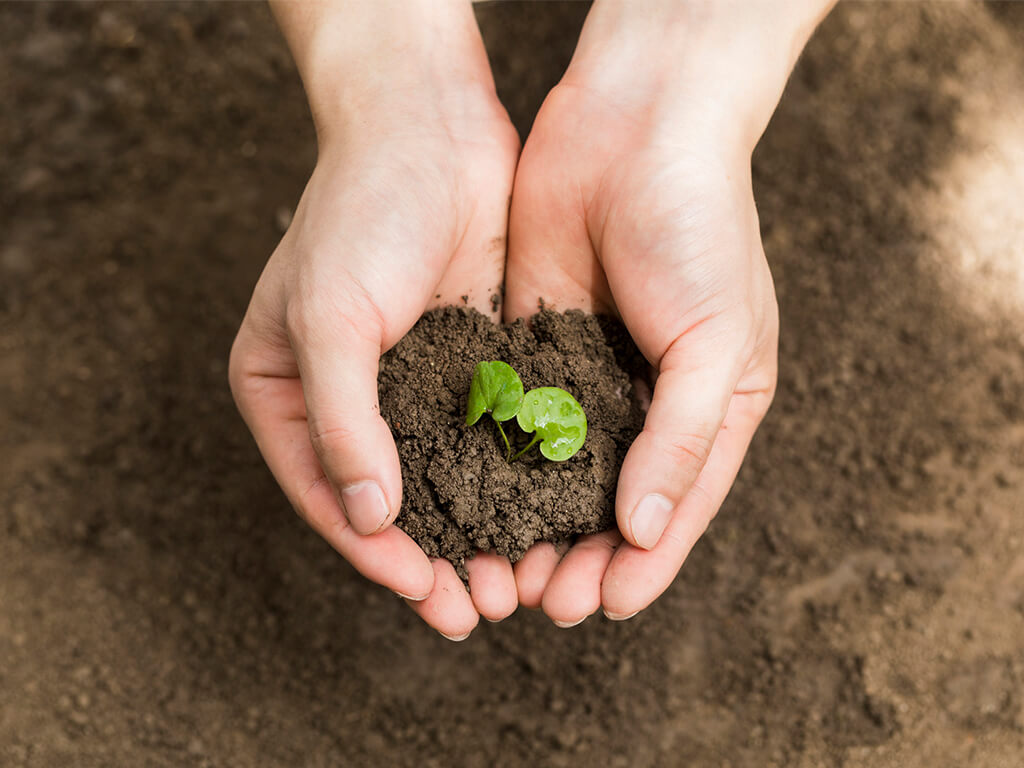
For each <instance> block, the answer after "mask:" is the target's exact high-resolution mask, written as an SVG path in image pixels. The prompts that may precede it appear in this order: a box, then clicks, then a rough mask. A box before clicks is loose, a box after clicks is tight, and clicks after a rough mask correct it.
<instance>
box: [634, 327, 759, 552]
mask: <svg viewBox="0 0 1024 768" xmlns="http://www.w3.org/2000/svg"><path fill="white" fill-rule="evenodd" d="M708 331H709V328H708V327H707V326H705V328H703V329H691V331H689V332H687V333H686V334H684V335H682V336H680V337H679V338H677V339H676V340H675V341H674V342H673V343H672V344H671V345H670V346H669V348H668V350H667V351H666V352H665V354H664V355H663V356H662V359H661V363H660V367H659V373H658V378H657V381H656V382H655V386H654V394H653V396H652V399H651V407H650V410H649V411H648V412H647V418H646V420H645V421H644V428H643V431H642V432H641V433H640V434H639V435H638V436H637V438H636V440H634V441H633V445H632V446H630V449H629V451H628V453H627V454H626V458H625V460H624V461H623V464H622V470H621V472H620V474H619V484H618V491H617V493H616V499H615V515H616V519H617V521H618V525H619V530H620V531H621V532H622V535H623V537H624V538H625V539H626V540H627V541H629V542H630V543H631V544H634V545H635V546H637V547H640V548H642V549H653V548H654V546H655V545H656V544H657V543H658V541H659V539H660V538H661V535H662V533H663V532H664V531H665V528H666V526H667V525H668V523H669V521H670V520H671V519H672V515H673V512H674V511H675V509H676V508H677V507H678V506H679V503H680V502H681V501H682V500H683V498H684V497H685V496H686V494H687V492H688V491H689V490H690V489H691V487H693V484H694V481H695V480H696V479H697V476H698V475H699V474H700V471H701V469H702V468H703V467H704V464H705V463H706V462H707V460H708V456H709V455H710V453H711V447H712V446H713V445H714V442H715V437H716V436H717V435H718V431H719V429H720V428H721V426H722V421H723V420H724V418H725V414H726V411H727V409H728V406H729V400H730V398H731V397H732V394H733V392H734V390H735V388H736V382H737V381H738V378H739V372H738V371H737V370H736V368H737V367H738V366H737V358H738V357H739V356H738V355H730V354H728V353H727V352H726V351H725V349H724V348H723V347H724V345H722V344H721V343H720V341H719V340H716V339H715V337H714V336H713V335H712V334H711V333H709V332H708Z"/></svg>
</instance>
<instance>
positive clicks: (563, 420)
mask: <svg viewBox="0 0 1024 768" xmlns="http://www.w3.org/2000/svg"><path fill="white" fill-rule="evenodd" d="M516 421H518V422H519V426H520V427H522V429H523V431H524V432H536V433H537V434H538V435H539V436H540V437H541V440H542V442H541V444H540V452H541V454H543V455H544V456H545V457H546V458H548V459H550V460H551V461H565V460H566V459H568V458H569V457H570V456H572V455H573V454H575V453H576V451H578V450H579V449H580V448H581V447H582V446H583V441H584V440H586V438H587V416H586V414H585V413H583V407H582V406H581V405H580V404H579V403H577V402H576V398H574V397H573V396H572V395H570V394H569V393H568V392H566V391H565V390H564V389H559V388H558V387H538V388H537V389H531V390H530V391H529V392H527V393H526V395H525V396H524V397H523V407H522V408H521V409H520V410H519V413H518V414H516Z"/></svg>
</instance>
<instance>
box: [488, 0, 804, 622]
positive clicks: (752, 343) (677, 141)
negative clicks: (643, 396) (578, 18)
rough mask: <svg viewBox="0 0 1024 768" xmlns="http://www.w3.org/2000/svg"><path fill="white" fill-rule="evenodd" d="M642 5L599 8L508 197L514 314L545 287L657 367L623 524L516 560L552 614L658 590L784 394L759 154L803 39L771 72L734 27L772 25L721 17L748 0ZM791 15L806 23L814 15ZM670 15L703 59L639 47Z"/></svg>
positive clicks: (622, 500)
mask: <svg viewBox="0 0 1024 768" xmlns="http://www.w3.org/2000/svg"><path fill="white" fill-rule="evenodd" d="M652 7H653V6H652ZM644 8H645V9H646V11H648V13H646V14H645V15H644V18H642V19H639V20H638V19H635V18H627V17H629V14H630V13H631V7H629V6H625V5H617V6H616V5H613V6H608V5H607V4H602V3H601V2H600V0H599V2H598V3H596V4H595V6H594V8H593V10H592V11H591V16H590V17H588V20H587V26H586V27H585V28H584V31H583V35H582V36H581V40H580V46H579V47H578V49H577V54H576V56H575V57H574V59H573V63H572V65H571V66H570V68H569V70H568V72H567V73H566V76H565V78H563V80H562V82H561V84H559V86H557V87H556V88H555V89H554V90H553V91H552V93H551V94H550V95H549V97H548V99H547V100H546V101H545V103H544V106H543V107H542V109H541V111H540V113H539V115H538V117H537V120H536V122H535V124H534V127H533V130H532V132H531V134H530V137H529V139H528V141H527V143H526V146H525V148H524V150H523V154H522V157H521V159H520V163H519V168H518V170H517V175H516V183H515V188H514V190H513V196H512V210H511V218H510V225H509V256H508V264H507V268H506V279H507V283H506V285H507V294H506V306H505V319H506V320H512V319H514V318H516V317H521V316H529V315H531V314H533V313H534V312H535V311H536V308H537V304H538V299H539V298H542V299H543V300H544V302H545V304H546V305H547V306H550V307H553V308H556V309H558V310H565V309H569V308H574V307H575V308H581V309H584V310H586V311H590V312H606V313H611V314H614V315H617V316H618V317H620V318H621V319H622V321H623V323H624V324H625V325H626V328H627V329H628V330H629V332H630V334H631V335H632V336H633V339H634V340H635V342H636V343H637V346H638V347H639V348H640V351H641V352H642V353H643V354H644V356H645V357H646V358H647V360H648V361H649V362H650V363H651V366H652V369H653V371H654V374H655V376H656V383H655V387H654V392H653V398H652V402H651V406H650V409H649V411H648V414H647V417H646V421H645V424H644V429H643V432H642V433H641V434H640V435H639V436H638V437H637V439H636V440H635V442H634V443H633V445H632V446H631V448H630V449H629V452H628V454H627V456H626V459H625V462H624V464H623V466H622V470H621V473H620V477H619V484H618V491H617V496H616V502H615V511H616V518H617V522H618V528H619V530H618V531H607V532H604V533H600V534H595V535H591V536H586V537H583V538H582V539H581V540H580V541H579V542H577V543H576V544H575V545H574V546H573V547H572V548H571V549H570V550H569V551H568V553H567V554H565V555H564V557H560V556H559V554H558V553H557V552H556V550H555V549H554V547H552V546H551V545H548V544H540V545H537V546H535V547H534V548H533V549H531V550H530V551H529V552H528V553H527V555H526V556H525V557H524V558H523V560H521V561H520V562H519V563H517V564H516V568H515V571H516V580H517V587H518V590H519V597H520V602H521V603H522V604H524V605H527V606H531V607H536V606H538V605H540V606H541V607H542V608H543V609H544V611H545V612H546V613H547V614H548V616H549V617H551V618H552V619H553V620H554V621H555V622H556V623H557V624H558V625H559V626H571V625H573V624H576V623H579V622H580V621H582V620H583V619H584V618H586V617H587V616H588V615H589V614H591V613H593V612H594V611H596V610H597V609H598V608H601V607H603V608H604V611H605V613H606V614H607V615H608V616H609V617H610V618H614V619H624V618H628V617H630V616H632V615H634V614H635V613H637V612H638V611H640V610H641V609H643V608H645V607H646V606H648V605H649V604H650V603H651V602H652V601H653V600H654V599H655V598H656V597H657V596H658V595H660V594H661V593H662V592H663V591H664V590H665V589H666V588H667V587H668V585H669V584H670V583H671V582H672V580H673V579H674V577H675V575H676V573H677V572H678V570H679V568H680V567H681V566H682V563H683V561H684V560H685V559H686V557H687V555H688V554H689V552H690V550H691V548H692V547H693V545H694V544H695V542H696V541H697V539H698V538H699V537H700V536H701V535H702V534H703V532H704V530H705V529H706V528H707V526H708V524H709V522H710V521H711V519H712V518H713V517H714V516H715V514H716V512H717V511H718V508H719V506H720V505H721V504H722V501H723V500H724V498H725V496H726V494H727V493H728V492H729V489H730V487H731V485H732V483H733V480H734V479H735V477H736V473H737V472H738V471H739V468H740V465H741V463H742V461H743V457H744V455H745V453H746V450H747V446H748V445H749V443H750V440H751V438H752V437H753V434H754V431H755V430H756V428H757V426H758V424H759V423H760V421H761V419H762V417H763V416H764V414H765V412H766V411H767V409H768V406H769V404H770V403H771V400H772V396H773V394H774V391H775V383H776V370H777V363H776V356H777V348H778V327H779V326H778V311H777V306H776V302H775V292H774V288H773V284H772V279H771V274H770V272H769V269H768V264H767V262H766V260H765V256H764V250H763V248H762V245H761V238H760V231H759V225H758V218H757V212H756V209H755V206H754V198H753V193H752V188H751V176H750V154H751V152H752V150H753V147H754V145H755V144H756V142H757V139H758V137H759V136H760V134H761V132H762V131H763V129H764V126H765V124H766V123H767V119H768V116H770V114H771V110H772V109H774V106H775V103H776V101H777V99H778V96H779V95H780V94H781V91H782V86H783V85H784V83H785V78H786V76H787V75H788V72H789V68H790V67H791V66H792V63H793V59H795V53H793V50H794V49H795V50H796V51H799V48H800V47H801V46H802V40H801V41H800V45H799V46H797V45H796V44H794V45H793V47H792V48H790V49H786V48H785V47H784V49H783V50H782V51H781V52H780V51H775V54H776V56H775V59H776V64H777V65H776V67H775V68H774V69H773V68H772V67H771V66H769V65H765V64H764V63H763V62H764V61H765V60H771V59H770V58H768V56H767V54H766V52H765V51H764V50H760V53H761V54H765V55H763V56H759V55H758V51H755V50H754V48H756V46H755V45H754V44H753V43H752V42H751V39H747V37H746V36H745V34H749V35H750V36H752V38H753V39H754V41H755V42H758V41H759V42H761V43H764V45H767V46H768V48H769V49H770V48H771V47H772V46H773V45H775V43H767V42H765V41H764V40H760V39H759V37H758V36H760V37H765V35H766V34H770V30H769V32H768V33H765V32H764V31H763V30H761V29H760V28H759V27H758V25H757V24H756V23H753V22H752V23H751V24H750V25H749V26H750V29H749V30H748V32H747V33H744V32H743V29H742V25H739V26H737V25H735V24H731V23H729V22H731V21H732V18H731V17H730V16H729V14H730V13H731V14H732V15H736V13H742V11H737V10H736V9H729V8H725V11H726V13H725V16H726V18H724V19H717V20H713V21H714V23H711V22H710V21H708V20H707V19H701V20H699V21H694V20H693V19H689V18H682V19H680V18H676V17H679V16H680V15H682V16H683V17H685V16H686V15H687V14H688V13H689V12H690V10H689V9H688V8H687V7H685V6H680V5H679V4H675V3H668V4H665V7H664V8H661V9H660V10H661V11H665V12H667V13H668V14H669V15H670V16H671V17H673V18H668V19H666V20H665V23H664V24H660V23H654V20H653V18H652V17H653V16H654V15H655V14H654V13H653V11H652V10H651V8H649V7H648V6H644ZM716 8H717V6H716ZM711 15H712V16H714V15H715V12H712V14H711ZM755 21H756V20H755ZM631 25H632V26H631ZM702 25H703V26H702ZM794 27H795V28H796V27H798V28H799V29H800V30H805V31H806V34H809V31H810V28H813V24H810V26H808V23H807V22H803V23H802V25H797V24H796V23H795V22H794ZM680 29H681V30H683V32H682V33H681V34H683V35H693V34H694V33H696V38H695V41H694V42H692V44H690V45H681V44H680V41H679V40H671V41H670V42H671V43H672V45H671V46H666V47H665V50H690V51H695V52H696V53H694V54H693V55H694V56H695V57H697V59H698V60H695V61H687V62H684V63H683V64H679V65H678V66H672V67H665V71H664V72H659V71H654V70H653V69H652V67H651V66H650V65H649V64H648V62H649V61H659V60H661V61H665V59H664V58H659V50H660V49H659V47H658V46H659V41H660V39H661V37H663V36H671V35H673V34H675V32H676V30H680ZM806 34H805V36H804V38H803V39H806ZM737 38H738V39H737ZM762 47H763V46H762ZM737 50H742V51H743V52H744V53H745V55H747V56H749V57H751V58H752V59H753V60H754V61H757V62H758V66H760V67H761V72H760V73H759V74H760V75H761V76H762V77H764V76H767V74H771V73H772V72H774V73H775V80H776V81H777V82H775V83H774V84H769V85H767V86H765V87H760V88H759V87H757V85H758V84H757V83H753V84H752V83H751V80H753V79H755V75H754V74H753V73H750V74H749V79H743V78H741V77H739V76H738V73H736V72H733V71H732V70H733V69H734V68H736V67H740V66H741V64H742V61H743V55H744V54H741V53H737ZM703 51H712V52H713V54H708V55H713V56H714V57H717V58H714V59H713V60H709V58H708V55H706V54H705V53H703ZM768 53H771V51H768ZM780 59H784V61H781V60H780ZM665 63H666V64H675V62H671V61H665ZM670 70H671V71H670ZM716 80H720V81H723V82H725V83H739V85H738V86H737V87H735V88H731V89H730V88H729V87H724V86H722V85H721V83H720V82H716ZM762 85H763V84H762Z"/></svg>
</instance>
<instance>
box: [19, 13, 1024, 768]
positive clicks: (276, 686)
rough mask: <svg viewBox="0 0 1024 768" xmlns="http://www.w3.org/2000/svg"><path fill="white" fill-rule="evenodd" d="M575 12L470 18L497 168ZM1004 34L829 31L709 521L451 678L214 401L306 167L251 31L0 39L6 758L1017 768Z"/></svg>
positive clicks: (807, 71) (88, 17) (805, 80)
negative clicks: (752, 413) (773, 364)
mask: <svg viewBox="0 0 1024 768" xmlns="http://www.w3.org/2000/svg"><path fill="white" fill-rule="evenodd" d="M585 13H586V6H585V5H582V4H553V3H552V4H547V3H544V4H527V5H523V4H518V3H515V4H513V3H510V4H499V5H486V6H483V7H480V8H479V9H478V15H479V18H480V21H481V25H482V28H483V30H484V34H485V37H486V40H487V43H488V46H489V49H490V51H491V54H492V58H493V62H494V67H495V73H496V77H497V80H498V83H499V89H500V92H501V94H502V96H503V98H504V99H505V100H506V102H507V104H508V106H509V108H510V111H511V113H512V115H513V118H514V119H515V121H516V123H517V125H518V126H519V127H520V130H521V131H523V132H524V133H525V132H526V131H527V130H528V128H529V124H530V121H531V119H532V116H533V114H534V112H535V111H536V109H537V107H538V105H539V103H540V101H541V100H542V98H543V94H544V92H545V91H546V89H547V88H548V87H550V86H551V85H552V84H553V83H554V82H555V81H556V80H557V78H558V76H559V74H560V70H561V68H562V67H564V65H565V63H566V62H567V61H568V58H569V56H570V54H571V50H572V47H573V43H574V40H575V36H576V34H577V32H578V29H579V27H580V25H581V23H582V19H583V17H584V15H585ZM1022 40H1024V6H1022V5H1020V4H1006V5H991V4H978V3H974V4H969V5H967V4H959V3H950V2H942V3H937V4H910V3H899V4H897V3H891V4H888V3H864V4H858V3H844V4H841V5H840V7H839V8H838V9H837V11H836V12H835V13H834V14H833V15H832V16H831V17H830V18H829V19H828V20H827V21H826V22H825V24H824V25H823V27H822V28H821V30H820V31H819V33H818V34H817V35H816V37H815V38H814V39H813V40H812V42H811V44H810V46H809V48H808V49H807V51H806V53H805V55H804V57H803V59H802V60H801V62H800V64H799V65H798V67H797V69H796V72H795V73H794V75H793V78H792V80H791V82H790V85H789V88H788V90H787V92H786V94H785V97H784V98H783V100H782V103H781V105H780V107H779V110H778V112H777V114H776V116H775V118H774V120H773V121H772V124H771V126H770V127H769V129H768V132H767V134H766V135H765V137H764V139H763V140H762V142H761V144H760V146H759V148H758V150H757V152H756V155H755V159H754V177H755V185H756V193H757V200H758V204H759V210H760V214H761V221H762V227H763V233H764V241H765V248H766V251H767V253H768V257H769V260H770V262H771V264H772V267H773V270H774V273H775V275H776V279H777V284H778V293H779V301H780V305H781V313H782V347H781V381H780V388H779V393H778V397H777V400H776V403H775V406H774V407H773V409H772V411H771V413H770V415H769V417H768V418H767V420H766V422H765V424H764V426H763V427H762V429H761V431H760V432H759V434H758V437H757V438H756V440H755V442H754V445H753V447H752V449H751V454H750V456H749V458H748V461H747V464H746V466H745V468H744V470H743V472H742V473H741V476H740V478H739V481H738V483H737V485H736V487H735V489H734V491H733V493H732V495H731V496H730V497H729V499H728V501H727V503H726V505H725V507H724V508H723V510H722V512H721V514H720V515H719V517H718V519H717V520H716V522H715V523H714V524H713V526H712V528H711V530H710V532H709V533H708V535H707V536H706V538H705V539H704V540H703V541H702V542H701V543H700V544H699V545H698V546H697V548H696V550H695V551H694V553H693V555H692V556H691V558H690V560H689V562H688V563H687V564H686V566H685V568H684V570H683V572H682V574H681V575H680V577H679V578H678V580H677V581H676V583H675V584H674V586H673V587H672V588H671V589H670V590H669V591H668V593H667V594H666V595H665V596H664V597H663V598H662V599H661V600H659V601H658V602H657V603H656V604H655V605H654V606H653V607H651V608H650V609H649V610H647V611H645V612H644V613H643V614H641V615H640V616H638V617H637V618H636V619H634V620H632V621H629V622H626V623H621V624H617V623H611V622H608V621H606V620H604V619H603V618H600V617H592V618H591V619H589V620H588V621H587V622H585V623H584V624H582V625H581V626H579V627H577V628H575V629H573V630H569V631H562V630H558V629H556V628H555V627H553V626H552V625H551V623H550V622H549V621H548V620H547V619H545V618H544V616H543V615H540V614H538V613H531V612H526V611H520V612H519V613H518V614H517V615H516V616H514V617H513V618H512V619H510V620H508V621H506V622H504V623H502V624H499V625H489V624H487V623H486V622H482V623H481V626H480V627H479V628H478V629H477V630H476V631H475V632H474V634H473V636H472V637H471V638H470V639H469V640H468V641H466V642H465V643H462V644H459V645H453V644H451V643H449V642H447V641H445V640H444V639H442V638H440V637H438V636H437V635H436V634H435V633H433V632H432V631H431V630H429V629H427V627H426V626H425V625H423V624H422V623H421V622H420V621H419V619H417V618H416V617H415V616H414V615H413V614H412V613H411V612H410V611H408V609H406V608H405V606H404V605H402V604H401V602H400V601H399V600H398V599H397V598H395V597H393V596H392V595H391V594H390V593H388V592H386V591H385V590H383V589H381V588H379V587H375V586H371V585H369V584H368V583H366V582H364V581H363V580H362V579H361V578H360V577H359V576H357V575H356V574H355V573H354V572H353V571H352V569H351V568H350V567H349V566H348V565H346V564H345V563H344V562H343V561H342V560H341V559H340V558H339V557H337V556H336V555H335V554H334V553H333V552H332V551H330V550H329V549H328V547H327V546H326V545H325V544H323V543H322V542H321V541H320V540H319V539H318V538H317V537H316V536H315V535H314V534H313V533H312V532H310V531H309V530H307V529H306V528H305V527H304V526H303V525H302V524H301V523H300V521H299V520H298V518H296V517H295V516H294V515H293V514H292V512H291V510H290V509H289V507H288V505H287V504H286V502H285V500H284V498H283V496H282V495H281V494H280V493H279V491H278V490H277V488H276V485H275V484H274V481H273V479H272V478H271V476H270V474H269V473H268V472H267V470H266V469H265V468H264V466H263V464H262V462H261V460H260V457H259V455H258V454H257V451H256V448H255V446H254V444H253V442H252V441H251V439H250V437H249V435H248V433H247V432H246V430H245V427H244V426H243V424H242V422H241V420H240V418H239V417H238V416H237V415H236V414H235V410H234V407H233V405H232V402H231V398H230V395H229V393H228V388H227V384H226V361H227V355H228V349H229V346H230V343H231V339H232V336H233V334H234V331H235V329H236V327H237V325H238V322H239V320H240V318H241V316H242V313H243V311H244V308H245V305H246V302H247V299H248V296H249V293H250V291H251V289H252V286H253V284H254V282H255V280H256V278H257V276H258V274H259V271H260V269H261V266H262V264H263V262H264V260H265V259H266V258H267V256H268V255H269V253H270V252H271V250H272V249H273V248H274V246H275V244H276V242H277V240H278V239H279V237H280V236H281V233H282V231H283V228H284V227H286V226H287V222H288V219H289V215H290V211H291V208H292V206H294V204H295V203H296V201H297V199H298V196H299V194H300V192H301V190H302V187H303V183H304V180H305V179H306V178H307V176H308V174H309V172H310V170H311V168H312V166H313V163H314V161H315V145H314V136H313V131H312V127H311V123H310V119H309V116H308V111H307V108H306V105H305V101H304V98H303V94H302V90H301V86H300V83H299V81H298V78H297V76H296V73H295V71H294V68H293V66H292V64H291V61H290V58H289V56H288V53H287V51H286V49H285V47H284V45H283V43H282V41H281V38H280V36H279V34H278V32H277V30H276V27H275V26H274V24H273V21H272V19H271V17H270V14H269V12H268V10H267V8H266V7H265V6H263V5H258V4H166V3H138V4H109V5H108V4H79V3H56V4H45V3H31V4H23V3H7V4H3V5H0V95H2V102H0V103H2V105H3V106H2V109H0V765H3V766H11V767H15V766H65V765H74V766H81V767H85V768H88V767H90V766H111V765H119V766H121V765H123V766H143V765H145V766H189V765H194V766H289V767H290V766H300V765H301V766H328V765H331V766H335V765H346V766H376V765H388V766H492V765H510V766H511V765H543V766H578V765H593V766H682V765H690V766H705V765H706V766H723V767H724V766H732V767H733V768H738V767H740V766H759V767H760V766H796V767H797V768H805V767H806V768H811V767H812V766H826V767H828V768H836V767H838V766H865V767H866V768H871V767H876V766H877V767H881V766H885V767H887V768H889V767H895V766H901V767H903V768H917V767H918V766H932V767H934V766H984V767H985V768H999V767H1002V766H1006V767H1007V768H1009V767H1011V766H1013V767H1014V768H1016V767H1019V766H1020V765H1021V762H1022V759H1024V758H1022V755H1024V693H1022V691H1024V204H1022V200H1024V118H1022V116H1024V45H1022V42H1021V41H1022ZM598 128H599V127H598V126H595V130H596V129H598Z"/></svg>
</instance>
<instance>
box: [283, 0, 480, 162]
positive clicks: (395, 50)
mask: <svg viewBox="0 0 1024 768" xmlns="http://www.w3.org/2000/svg"><path fill="white" fill-rule="evenodd" d="M272 7H273V9H274V14H275V16H276V17H277V19H278V23H279V24H280V26H281V28H282V31H283V32H284V35H285V37H286V39H287V41H288V45H289V48H290V49H291V51H292V55H293V57H294V59H295V62H296V65H297V66H298V69H299V73H300V75H301V77H302V81H303V85H304V87H305V90H306V95H307V98H308V100H309V105H310V110H311V111H312V114H313V120H314V123H315V125H316V129H317V136H318V139H319V141H320V143H321V144H323V143H324V142H325V141H328V140H332V139H333V137H334V136H336V135H337V134H339V133H342V132H343V131H344V129H345V127H346V126H347V125H351V124H353V123H358V124H360V125H364V126H365V125H373V123H374V122H376V118H378V117H381V116H384V115H386V114H388V113H389V112H391V113H393V112H396V111H398V112H402V113H404V114H405V115H406V116H409V117H412V115H413V114H415V107H416V105H417V104H422V105H424V106H425V107H426V106H428V105H429V108H430V109H431V110H432V111H433V112H434V113H437V112H439V111H446V110H447V111H450V112H453V113H458V112H459V111H460V110H463V109H465V108H466V102H467V101H469V100H472V99H478V98H479V96H481V95H483V96H487V95H490V96H491V97H493V98H494V99H495V100H496V96H495V94H494V81H493V78H492V76H491V73H490V67H489V65H488V61H487V54H486V51H485V50H484V47H483V41H482V40H481V38H480V33H479V29H478V28H477V25H476V20H475V18H474V16H473V11H472V7H471V5H470V3H469V2H467V1H466V0H443V1H441V2H439V1H438V0H374V1H373V2H356V3H330V2H328V3H294V2H275V3H273V5H272ZM410 113H411V114H410Z"/></svg>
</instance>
